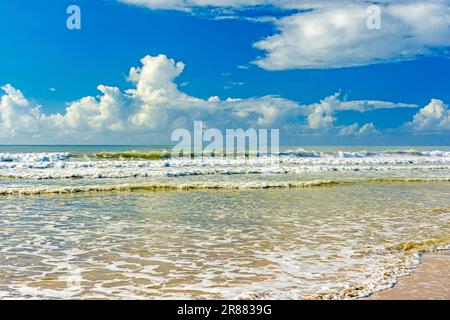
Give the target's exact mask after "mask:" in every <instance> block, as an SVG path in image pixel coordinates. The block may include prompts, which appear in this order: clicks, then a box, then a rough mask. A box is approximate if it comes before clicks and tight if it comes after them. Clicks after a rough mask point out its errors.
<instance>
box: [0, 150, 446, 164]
mask: <svg viewBox="0 0 450 320" xmlns="http://www.w3.org/2000/svg"><path fill="white" fill-rule="evenodd" d="M279 155H280V156H281V157H282V158H290V157H291V158H292V157H294V158H336V159H342V158H374V157H411V156H412V157H444V158H450V151H442V150H432V151H419V150H413V149H412V150H385V151H310V150H305V149H301V148H300V149H297V150H287V151H284V152H280V153H279ZM192 156H194V154H187V155H185V156H184V157H181V158H184V159H190V158H191V157H192ZM238 157H244V158H255V157H262V158H264V157H270V155H267V154H261V153H246V154H241V155H238ZM78 158H83V159H92V160H102V159H105V160H108V159H110V160H164V159H170V158H172V159H173V158H179V157H178V156H173V155H172V153H171V152H170V151H168V150H162V151H151V152H141V151H133V150H132V151H122V152H106V151H105V152H93V153H69V152H48V153H44V152H28V153H27V152H23V153H0V162H54V161H65V160H73V159H78ZM204 158H219V159H220V158H224V155H223V154H222V153H221V152H217V153H216V155H215V156H214V155H213V156H211V155H208V156H205V157H204ZM229 158H233V157H229Z"/></svg>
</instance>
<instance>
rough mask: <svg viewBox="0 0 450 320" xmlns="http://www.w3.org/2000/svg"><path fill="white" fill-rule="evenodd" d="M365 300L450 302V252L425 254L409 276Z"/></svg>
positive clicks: (401, 278)
mask: <svg viewBox="0 0 450 320" xmlns="http://www.w3.org/2000/svg"><path fill="white" fill-rule="evenodd" d="M362 299H363V300H450V250H442V251H436V252H433V253H426V254H424V255H423V256H422V257H421V259H420V263H419V264H418V265H417V266H415V267H414V268H413V269H412V270H411V273H410V274H409V275H405V276H402V277H400V278H399V279H398V281H397V283H396V284H395V285H394V286H393V287H392V288H389V289H386V290H382V291H379V292H376V293H374V294H372V295H370V296H368V297H365V298H362Z"/></svg>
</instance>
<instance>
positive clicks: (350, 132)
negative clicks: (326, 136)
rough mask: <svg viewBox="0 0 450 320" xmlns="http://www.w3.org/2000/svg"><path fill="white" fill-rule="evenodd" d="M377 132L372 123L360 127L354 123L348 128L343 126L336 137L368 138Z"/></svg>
mask: <svg viewBox="0 0 450 320" xmlns="http://www.w3.org/2000/svg"><path fill="white" fill-rule="evenodd" d="M378 132H379V131H378V130H377V128H375V125H374V124H373V123H372V122H369V123H366V124H365V125H363V126H362V127H360V126H359V124H357V123H354V124H351V125H349V126H343V127H342V128H341V129H340V130H339V132H338V135H340V136H369V135H374V134H377V133H378Z"/></svg>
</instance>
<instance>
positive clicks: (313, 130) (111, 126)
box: [0, 55, 450, 143]
mask: <svg viewBox="0 0 450 320" xmlns="http://www.w3.org/2000/svg"><path fill="white" fill-rule="evenodd" d="M141 63H142V65H141V66H139V67H133V68H131V69H130V71H129V76H128V79H129V81H130V82H131V83H132V84H133V87H132V88H130V89H128V90H125V91H121V90H120V89H119V88H117V87H110V86H106V85H99V86H98V90H99V92H100V94H99V96H97V97H92V96H86V97H83V98H81V99H79V100H77V101H73V102H71V103H69V104H68V105H67V107H66V109H65V113H63V114H59V113H55V114H45V113H43V112H42V110H41V107H40V106H39V105H37V104H36V103H34V102H32V101H30V100H29V99H27V98H26V97H25V96H24V95H23V93H22V92H21V91H20V90H18V89H15V88H14V87H13V86H11V85H9V84H7V85H5V86H3V87H2V89H3V91H4V92H5V94H4V95H3V96H1V99H0V138H1V139H2V140H3V141H4V142H7V143H12V142H14V141H16V140H17V139H19V138H24V139H26V141H27V142H28V143H32V142H33V141H34V139H35V140H39V141H42V140H45V141H47V140H49V139H50V140H51V139H61V140H62V141H74V140H77V141H89V142H91V143H93V142H97V141H99V140H101V141H104V140H105V139H106V140H108V141H109V140H110V141H111V142H114V143H118V142H120V139H121V138H123V137H131V138H132V137H134V136H139V135H141V136H142V135H148V134H158V135H159V137H163V138H164V139H166V140H165V141H164V143H166V142H168V139H169V138H170V133H171V132H172V130H174V129H177V128H187V129H189V128H192V124H193V122H194V121H195V120H201V121H203V122H204V123H205V124H206V125H207V126H208V127H214V128H219V129H221V130H224V129H226V128H280V129H281V130H282V132H284V133H285V134H287V135H293V136H295V135H296V134H298V133H301V134H342V135H346V136H349V135H355V136H356V135H359V136H360V135H370V134H376V133H378V130H377V129H376V128H375V126H374V125H373V124H372V123H368V124H361V126H360V125H359V124H354V125H352V126H347V127H343V126H337V125H336V121H337V116H338V114H339V113H341V112H345V111H357V112H369V111H373V110H378V109H391V108H414V107H416V106H415V105H411V104H404V103H394V102H387V101H377V100H353V101H348V100H346V99H343V98H342V97H341V95H340V94H339V93H336V94H334V95H331V96H329V97H326V98H324V99H323V100H321V101H319V102H318V103H314V104H300V103H298V102H296V101H292V100H288V99H284V98H282V97H278V96H263V97H254V98H248V99H236V98H228V99H226V100H221V99H220V98H219V97H217V96H213V97H210V98H209V99H200V98H197V97H193V96H190V95H188V94H186V93H184V92H182V91H180V89H179V88H178V87H177V85H176V83H175V79H176V78H177V77H178V76H179V75H180V74H181V73H182V72H183V70H184V67H185V65H184V64H183V63H182V62H176V61H174V60H173V59H170V58H168V57H167V56H165V55H158V56H146V57H144V58H142V60H141ZM403 130H409V131H414V132H420V131H436V132H448V131H450V121H449V110H448V107H447V106H446V105H445V104H444V103H443V102H442V101H440V100H432V101H431V102H430V104H429V105H427V106H425V107H424V108H423V109H420V111H419V112H418V113H417V114H416V116H415V117H414V118H413V119H412V121H411V122H409V123H406V124H405V125H404V126H403ZM149 143H150V141H149ZM151 143H155V142H151Z"/></svg>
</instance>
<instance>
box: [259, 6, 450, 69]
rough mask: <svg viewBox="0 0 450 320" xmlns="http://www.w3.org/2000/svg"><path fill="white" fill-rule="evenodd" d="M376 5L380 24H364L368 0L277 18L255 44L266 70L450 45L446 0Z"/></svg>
mask: <svg viewBox="0 0 450 320" xmlns="http://www.w3.org/2000/svg"><path fill="white" fill-rule="evenodd" d="M380 5H381V29H380V30H377V29H375V30H370V29H369V28H367V24H366V22H367V19H368V17H369V14H368V13H367V7H368V4H367V3H365V2H359V3H356V2H355V3H347V4H345V5H339V1H338V3H337V4H336V3H335V2H333V3H332V4H330V5H329V6H328V7H326V6H323V7H321V8H318V9H316V10H312V11H309V12H301V13H297V14H294V15H291V16H288V17H284V18H282V19H279V20H278V21H277V22H276V27H277V29H278V33H277V34H275V35H272V36H269V37H268V38H266V39H263V40H261V41H259V42H257V43H256V44H255V47H256V48H258V49H261V50H263V51H265V52H266V55H265V56H264V57H262V58H260V59H258V60H257V61H256V62H255V63H256V64H257V65H258V66H260V67H262V68H264V69H267V70H286V69H308V68H340V67H353V66H362V65H369V64H375V63H383V62H391V61H402V60H411V59H415V58H417V57H423V56H435V55H442V54H445V52H444V53H443V51H445V50H446V49H447V48H448V47H449V46H450V9H449V2H448V1H441V0H435V1H434V0H432V1H427V2H425V1H410V2H400V3H395V2H392V3H388V4H384V5H383V4H380Z"/></svg>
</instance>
